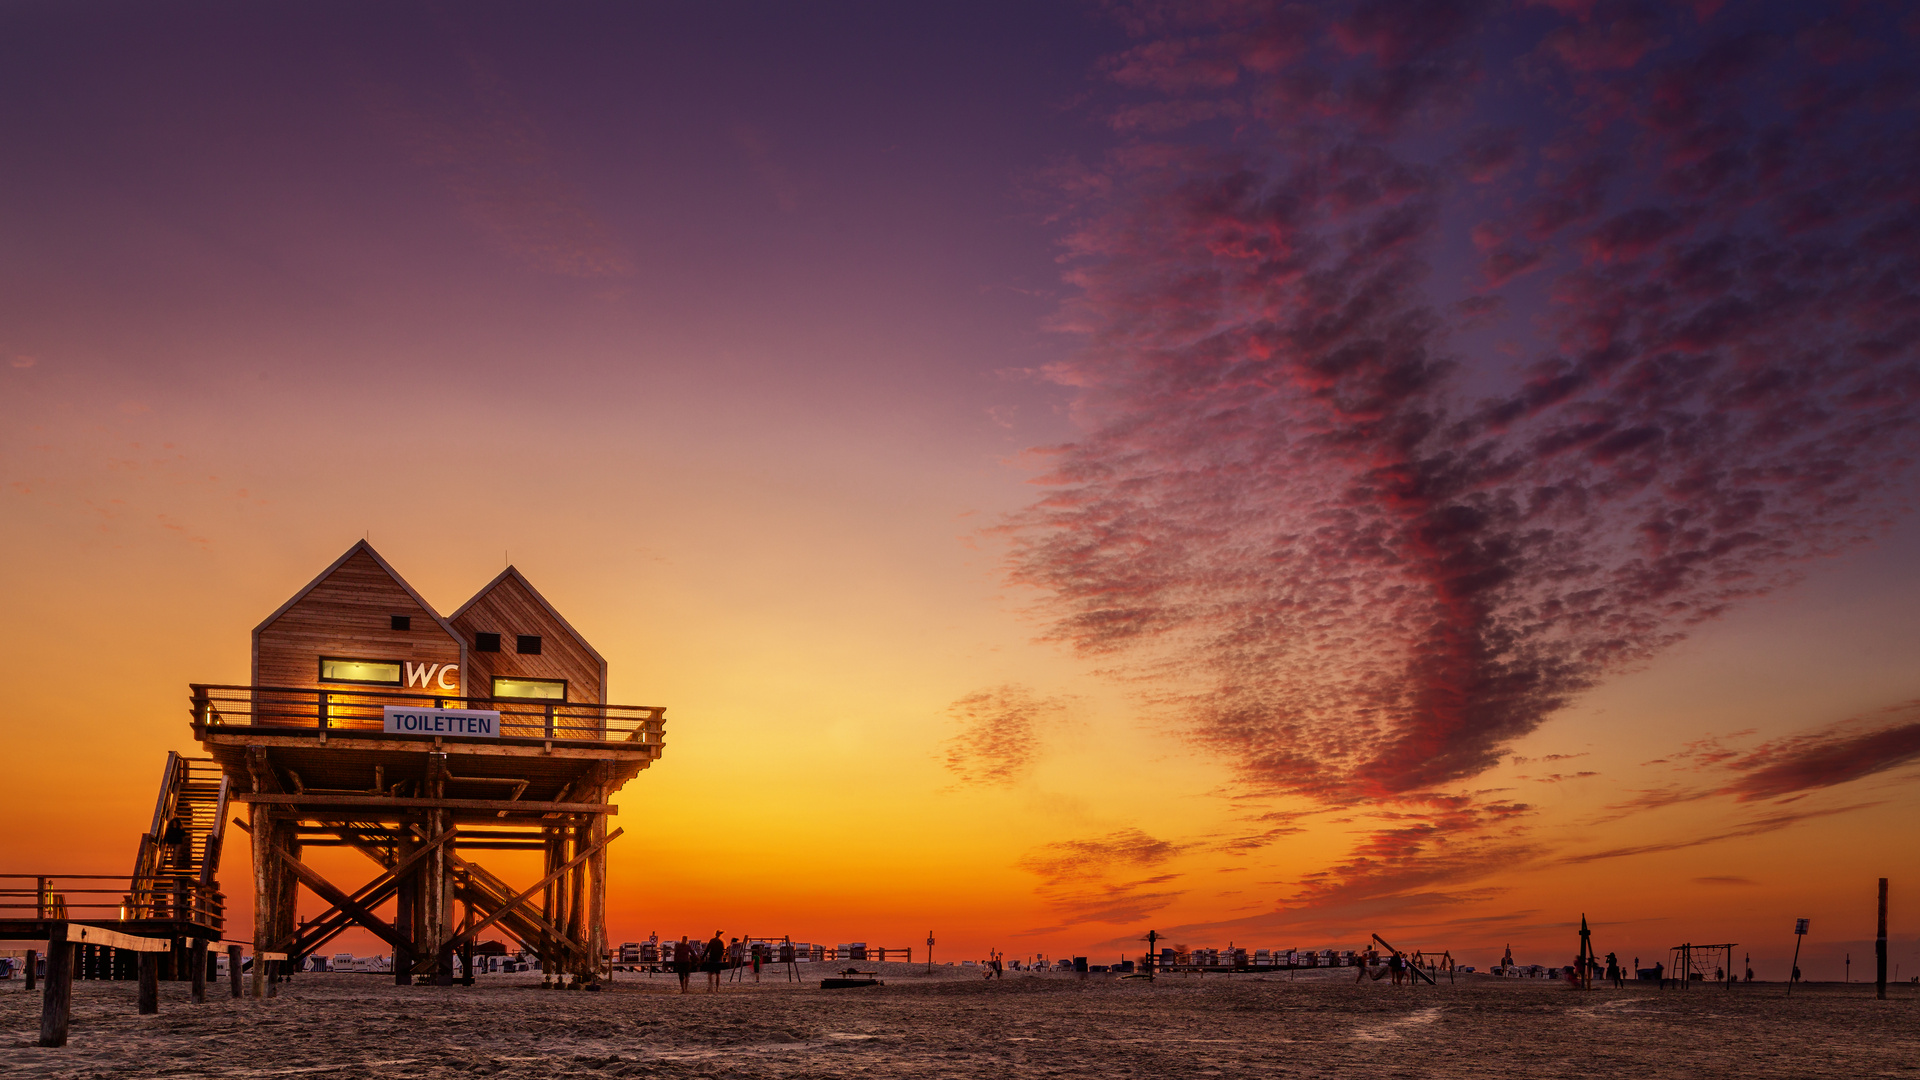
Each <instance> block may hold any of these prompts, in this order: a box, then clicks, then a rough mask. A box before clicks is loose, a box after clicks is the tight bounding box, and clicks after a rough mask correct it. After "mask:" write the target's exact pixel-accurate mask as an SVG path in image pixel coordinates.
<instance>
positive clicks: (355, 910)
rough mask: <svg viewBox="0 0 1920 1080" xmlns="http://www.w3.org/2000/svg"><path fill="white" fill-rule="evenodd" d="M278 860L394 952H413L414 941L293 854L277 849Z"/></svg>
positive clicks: (256, 959) (303, 882)
mask: <svg viewBox="0 0 1920 1080" xmlns="http://www.w3.org/2000/svg"><path fill="white" fill-rule="evenodd" d="M280 858H281V859H282V860H283V861H284V862H285V863H286V865H287V867H288V868H289V869H291V870H292V871H293V874H294V876H295V877H297V878H299V879H300V883H301V884H303V885H305V886H306V887H307V888H309V889H312V890H313V891H314V892H315V893H318V894H319V895H320V897H321V898H322V899H324V900H326V901H327V902H328V903H330V904H332V905H333V906H334V907H336V908H339V909H340V910H341V911H343V912H345V913H346V914H348V915H350V916H352V917H353V921H354V922H357V923H359V924H360V925H361V926H364V927H366V928H367V929H369V930H371V931H373V932H374V933H376V934H378V935H380V937H381V938H382V939H383V940H384V941H386V943H387V944H389V945H392V946H393V947H394V948H396V949H407V950H411V949H412V947H413V942H412V941H411V940H409V939H408V938H407V937H405V936H404V935H402V934H401V933H400V932H399V931H397V930H395V929H394V928H393V927H391V926H389V925H387V921H386V920H385V919H382V918H381V917H380V916H378V915H375V914H374V913H373V912H371V911H369V910H367V908H366V907H365V906H364V905H362V904H361V903H360V902H359V901H357V900H355V899H354V898H353V897H351V896H348V895H347V894H346V893H344V892H342V891H340V889H339V887H338V886H336V885H334V884H333V882H331V881H328V880H327V879H326V878H323V877H321V876H320V875H319V874H318V873H316V872H315V871H314V869H313V868H312V867H310V866H308V865H306V864H305V863H302V862H301V861H300V860H299V859H298V858H297V857H295V856H294V855H291V854H289V853H288V852H287V850H286V849H285V848H282V849H280ZM258 962H259V961H258V957H256V958H255V963H256V964H257V963H258Z"/></svg>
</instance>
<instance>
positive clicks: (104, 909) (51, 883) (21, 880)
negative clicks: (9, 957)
mask: <svg viewBox="0 0 1920 1080" xmlns="http://www.w3.org/2000/svg"><path fill="white" fill-rule="evenodd" d="M29 882H31V883H32V884H31V885H29V884H27V883H29ZM70 882H78V883H80V884H78V885H74V884H69V883H70ZM106 882H113V883H115V884H114V885H112V886H111V887H108V886H106V885H105V884H104V883H106ZM226 911H227V905H226V894H224V893H222V892H220V891H219V890H217V889H214V888H211V887H209V886H205V885H202V884H200V883H199V882H197V881H190V880H185V879H176V880H172V881H168V880H166V879H165V878H162V879H160V880H159V881H156V882H155V883H154V884H152V885H150V886H146V887H139V888H129V887H128V883H127V879H126V878H124V877H121V876H119V875H117V874H58V875H53V874H0V919H4V918H12V919H22V918H25V919H71V920H73V921H75V922H87V923H101V922H132V921H134V920H138V919H168V920H172V921H175V922H190V923H194V924H196V925H199V926H205V927H208V928H210V929H213V930H222V929H223V928H224V927H225V924H226Z"/></svg>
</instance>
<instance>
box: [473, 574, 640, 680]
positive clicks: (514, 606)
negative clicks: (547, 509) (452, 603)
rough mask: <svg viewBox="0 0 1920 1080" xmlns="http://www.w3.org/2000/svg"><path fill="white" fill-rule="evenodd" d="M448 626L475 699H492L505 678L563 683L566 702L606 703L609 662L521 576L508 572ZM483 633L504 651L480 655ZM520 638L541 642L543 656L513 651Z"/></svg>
mask: <svg viewBox="0 0 1920 1080" xmlns="http://www.w3.org/2000/svg"><path fill="white" fill-rule="evenodd" d="M449 621H450V622H452V623H453V627H454V629H455V630H457V631H458V632H459V634H460V637H461V640H462V641H463V642H464V643H465V645H466V647H467V671H466V672H465V674H466V676H467V679H468V682H467V685H468V687H469V688H470V691H469V692H470V693H472V694H473V695H474V696H475V697H482V696H485V695H487V694H489V693H491V692H492V689H493V680H494V677H495V676H504V677H507V678H515V677H518V678H527V679H565V680H566V681H567V700H568V701H578V702H589V703H591V702H600V703H605V701H606V700H607V694H606V663H605V661H603V660H601V659H600V657H599V655H598V654H596V653H595V652H594V650H593V647H592V646H590V645H588V644H587V643H586V642H585V641H583V640H581V639H580V638H579V637H578V636H577V635H576V634H574V632H573V630H572V628H571V627H569V626H568V625H567V624H566V622H565V620H563V619H561V618H559V616H558V615H557V613H555V612H554V611H553V610H552V608H551V607H550V606H549V605H548V604H547V603H546V601H545V600H544V599H543V598H542V597H541V596H540V594H539V593H538V592H537V591H536V590H535V589H534V588H533V586H532V585H531V584H530V583H529V582H528V581H527V579H526V578H524V577H522V576H521V575H520V572H519V571H517V570H514V569H512V568H511V567H509V568H508V569H507V571H506V572H505V573H503V574H501V575H500V576H499V577H497V578H494V579H493V581H492V582H491V583H490V584H488V585H487V587H486V588H484V589H482V590H480V593H479V595H477V596H475V597H474V598H473V599H471V600H469V601H467V602H466V604H465V605H464V606H462V607H461V608H460V610H458V611H456V612H454V613H453V616H452V617H451V618H450V619H449ZM480 633H492V634H499V635H500V651H499V652H497V653H483V652H478V651H476V650H475V649H474V646H473V641H474V635H475V634H480ZM521 634H538V635H539V636H540V655H538V656H523V655H521V654H520V653H518V652H516V651H514V639H515V638H517V637H519V636H520V635H521Z"/></svg>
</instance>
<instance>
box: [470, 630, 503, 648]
mask: <svg viewBox="0 0 1920 1080" xmlns="http://www.w3.org/2000/svg"><path fill="white" fill-rule="evenodd" d="M473 651H474V652H499V651H500V635H499V634H475V635H473Z"/></svg>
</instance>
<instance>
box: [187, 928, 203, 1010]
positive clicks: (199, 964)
mask: <svg viewBox="0 0 1920 1080" xmlns="http://www.w3.org/2000/svg"><path fill="white" fill-rule="evenodd" d="M187 963H188V964H190V965H192V967H193V1003H194V1004H195V1005H205V1004H206V1003H207V940H206V939H205V938H194V939H193V944H192V945H191V946H190V947H189V948H188V949H187Z"/></svg>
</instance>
